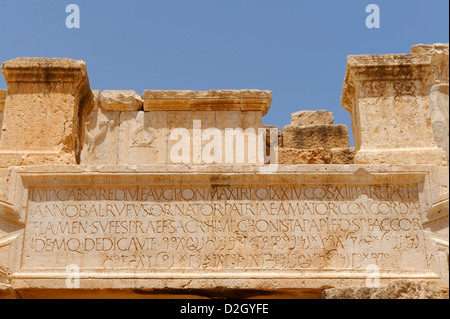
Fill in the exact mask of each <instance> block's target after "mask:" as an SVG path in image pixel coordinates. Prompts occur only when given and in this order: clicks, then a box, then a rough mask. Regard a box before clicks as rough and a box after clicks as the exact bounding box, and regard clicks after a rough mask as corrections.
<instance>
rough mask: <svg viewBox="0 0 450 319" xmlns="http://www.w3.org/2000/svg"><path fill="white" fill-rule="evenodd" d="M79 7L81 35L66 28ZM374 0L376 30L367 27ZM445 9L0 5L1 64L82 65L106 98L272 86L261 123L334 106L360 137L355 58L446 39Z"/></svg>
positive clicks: (191, 1) (78, 0)
mask: <svg viewBox="0 0 450 319" xmlns="http://www.w3.org/2000/svg"><path fill="white" fill-rule="evenodd" d="M72 3H73V4H77V5H78V6H79V8H80V28H79V29H68V28H67V27H66V23H65V21H66V17H67V16H68V15H69V13H66V12H65V9H66V6H67V5H68V4H72ZM369 4H377V5H378V6H379V8H380V21H381V25H380V28H379V29H368V28H367V27H366V23H365V22H366V18H367V16H368V15H369V13H366V12H365V11H366V6H367V5H369ZM448 11H449V1H448V0H428V1H424V0H422V1H419V0H370V1H365V0H278V1H275V0H164V1H163V0H160V1H149V0H127V1H124V0H108V1H106V0H69V1H65V0H0V34H1V38H0V62H4V61H7V60H9V59H13V58H16V57H24V56H30V57H69V58H72V59H77V60H78V59H80V60H84V61H86V63H87V68H88V73H89V79H90V84H91V87H92V88H93V89H98V90H116V89H117V90H119V89H120V90H126V89H128V90H135V91H137V92H138V93H142V92H143V90H145V89H150V90H210V89H261V90H271V91H272V92H273V102H272V106H271V109H270V112H269V113H268V114H267V115H266V116H265V117H264V124H267V125H277V126H279V127H280V128H282V127H283V126H285V125H287V124H289V122H290V114H291V113H294V112H296V111H300V110H320V109H326V110H330V111H332V112H333V113H334V114H335V123H336V124H346V125H348V126H349V129H350V132H351V125H350V115H349V114H348V113H347V112H346V111H345V110H344V109H342V107H341V106H340V95H341V92H342V84H343V79H344V76H345V67H346V57H347V55H349V54H387V53H409V52H410V48H411V46H412V45H414V44H418V43H435V42H448V41H449V13H448ZM0 88H6V84H5V82H4V80H3V77H1V79H0ZM350 135H351V133H350ZM351 143H353V141H351Z"/></svg>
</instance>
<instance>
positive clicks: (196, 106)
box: [144, 90, 272, 115]
mask: <svg viewBox="0 0 450 319" xmlns="http://www.w3.org/2000/svg"><path fill="white" fill-rule="evenodd" d="M271 102H272V92H270V91H259V90H217V91H149V90H146V91H144V111H261V112H262V115H265V114H267V112H268V111H269V108H270V103H271Z"/></svg>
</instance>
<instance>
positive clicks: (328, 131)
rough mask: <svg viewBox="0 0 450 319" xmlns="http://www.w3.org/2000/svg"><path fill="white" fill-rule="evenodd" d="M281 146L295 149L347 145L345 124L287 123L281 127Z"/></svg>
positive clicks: (341, 146) (343, 146) (342, 146)
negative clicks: (305, 124)
mask: <svg viewBox="0 0 450 319" xmlns="http://www.w3.org/2000/svg"><path fill="white" fill-rule="evenodd" d="M283 146H284V147H286V148H296V149H314V148H345V147H349V140H348V129H347V126H345V125H309V126H294V125H287V126H285V127H284V128H283Z"/></svg>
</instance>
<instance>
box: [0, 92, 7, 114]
mask: <svg viewBox="0 0 450 319" xmlns="http://www.w3.org/2000/svg"><path fill="white" fill-rule="evenodd" d="M5 100H6V90H0V112H3V111H4V110H5Z"/></svg>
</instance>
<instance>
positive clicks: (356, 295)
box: [322, 280, 449, 299]
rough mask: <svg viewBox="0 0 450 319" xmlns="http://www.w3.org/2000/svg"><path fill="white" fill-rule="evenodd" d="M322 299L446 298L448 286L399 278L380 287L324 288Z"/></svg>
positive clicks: (447, 296)
mask: <svg viewBox="0 0 450 319" xmlns="http://www.w3.org/2000/svg"><path fill="white" fill-rule="evenodd" d="M322 298H323V299H448V298H449V290H448V287H443V286H442V285H441V284H440V283H437V282H435V281H408V280H399V281H395V282H393V283H390V284H389V285H387V286H384V287H380V288H367V287H357V288H345V289H342V288H332V289H325V290H324V292H323V294H322Z"/></svg>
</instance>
